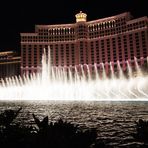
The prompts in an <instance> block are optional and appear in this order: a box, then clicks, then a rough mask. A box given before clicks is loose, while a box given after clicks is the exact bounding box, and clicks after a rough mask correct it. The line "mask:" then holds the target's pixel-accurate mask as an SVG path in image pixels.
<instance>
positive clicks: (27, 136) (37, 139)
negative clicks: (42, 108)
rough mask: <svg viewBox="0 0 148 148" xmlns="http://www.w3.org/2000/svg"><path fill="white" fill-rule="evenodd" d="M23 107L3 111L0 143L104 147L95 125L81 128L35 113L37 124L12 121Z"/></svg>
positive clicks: (26, 146) (30, 146) (33, 147)
mask: <svg viewBox="0 0 148 148" xmlns="http://www.w3.org/2000/svg"><path fill="white" fill-rule="evenodd" d="M21 109H22V108H19V109H18V110H17V111H14V110H5V111H4V112H3V113H1V114H0V147H1V148H7V147H14V148H20V147H21V148H47V147H48V148H98V147H100V148H103V147H106V146H105V144H104V143H103V142H100V141H96V138H97V132H96V129H88V130H85V131H83V130H81V129H80V128H78V126H77V125H74V124H72V123H69V122H66V121H63V120H62V119H59V120H58V121H57V122H55V123H53V122H50V123H48V116H46V117H45V118H44V119H43V120H42V121H40V120H39V119H38V118H37V117H36V116H35V115H34V114H33V115H32V116H33V118H34V121H35V124H36V125H37V126H21V125H20V124H13V121H14V119H15V118H16V117H17V115H18V114H19V112H20V111H21Z"/></svg>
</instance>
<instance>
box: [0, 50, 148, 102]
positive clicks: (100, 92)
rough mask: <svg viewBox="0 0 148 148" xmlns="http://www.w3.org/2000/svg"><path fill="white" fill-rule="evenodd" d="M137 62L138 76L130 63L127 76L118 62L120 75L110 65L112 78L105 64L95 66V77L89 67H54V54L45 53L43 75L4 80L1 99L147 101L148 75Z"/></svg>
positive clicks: (0, 94)
mask: <svg viewBox="0 0 148 148" xmlns="http://www.w3.org/2000/svg"><path fill="white" fill-rule="evenodd" d="M134 62H135V65H136V67H135V71H134V72H135V73H136V74H137V75H136V76H134V75H133V71H132V68H131V64H130V62H128V61H127V63H126V65H127V73H126V75H125V74H124V73H123V70H122V67H121V63H120V62H119V61H117V69H118V74H116V72H115V70H114V67H113V66H112V63H110V64H109V70H110V76H108V74H107V72H106V70H105V64H103V63H100V64H98V65H97V64H94V65H92V66H93V68H94V72H93V74H92V73H91V68H90V66H89V65H87V64H84V65H77V66H73V67H72V66H69V67H65V66H64V67H60V66H58V67H55V66H51V64H50V52H48V54H45V51H44V54H43V56H42V69H41V72H39V73H37V74H30V75H29V74H28V75H24V76H22V77H20V76H18V77H17V76H15V77H11V78H5V79H2V80H1V84H0V100H69V101H70V100H71V101H72V100H83V101H86V100H87V101H94V100H95V101H101V100H112V101H117V100H121V101H122V100H126V101H128V100H137V101H138V100H141V101H143V100H147V99H148V76H147V75H144V74H143V72H142V71H141V69H140V66H139V65H138V60H137V59H136V58H135V59H134ZM98 66H99V67H101V68H102V71H99V70H98Z"/></svg>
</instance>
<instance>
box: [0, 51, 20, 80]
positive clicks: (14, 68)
mask: <svg viewBox="0 0 148 148" xmlns="http://www.w3.org/2000/svg"><path fill="white" fill-rule="evenodd" d="M20 66H21V57H20V56H18V55H17V54H16V53H15V52H14V51H5V52H0V82H1V79H2V78H8V77H12V76H19V75H20Z"/></svg>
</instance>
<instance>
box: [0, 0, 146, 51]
mask: <svg viewBox="0 0 148 148" xmlns="http://www.w3.org/2000/svg"><path fill="white" fill-rule="evenodd" d="M146 1H147V0H102V1H101V0H48V1H44V0H36V2H33V1H32V0H30V1H27V0H25V1H24V2H23V1H22V0H20V1H19V3H18V2H17V3H16V2H14V0H12V1H11V2H6V1H5V2H3V3H1V4H0V51H6V50H17V51H20V33H21V32H34V27H35V24H61V23H74V22H75V14H76V13H77V12H79V11H80V10H82V11H83V12H86V13H87V15H88V17H87V18H88V20H94V19H99V18H103V17H109V16H112V15H116V14H119V13H122V12H126V11H130V12H131V14H132V15H133V16H134V17H135V18H136V17H141V16H147V4H146Z"/></svg>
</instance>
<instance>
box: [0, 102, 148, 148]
mask: <svg viewBox="0 0 148 148" xmlns="http://www.w3.org/2000/svg"><path fill="white" fill-rule="evenodd" d="M20 106H22V107H23V109H22V111H21V113H20V114H19V116H18V117H17V119H16V122H20V123H22V124H24V123H26V124H33V123H34V122H33V121H34V120H33V118H32V113H35V114H36V115H37V116H38V117H39V118H40V119H43V117H45V116H46V115H48V116H49V120H50V121H56V120H58V119H59V118H62V119H64V120H66V121H70V122H72V123H74V124H77V125H79V126H80V127H82V128H84V129H86V128H94V127H95V128H97V131H98V139H102V140H104V141H105V142H106V143H107V144H108V145H113V146H115V147H140V146H141V145H142V144H143V143H142V142H138V141H136V140H135V139H133V137H132V136H131V133H135V132H136V131H135V121H137V120H138V119H144V120H148V102H132V101H131V102H54V101H50V102H47V101H29V102H27V101H24V102H21V101H20V102H19V101H16V102H15V101H14V102H12V101H11V102H10V101H8V102H2V101H1V102H0V112H2V111H3V110H4V109H17V108H18V107H20Z"/></svg>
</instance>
